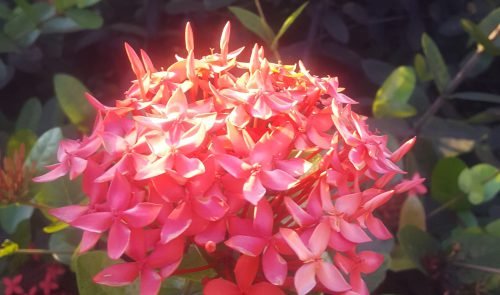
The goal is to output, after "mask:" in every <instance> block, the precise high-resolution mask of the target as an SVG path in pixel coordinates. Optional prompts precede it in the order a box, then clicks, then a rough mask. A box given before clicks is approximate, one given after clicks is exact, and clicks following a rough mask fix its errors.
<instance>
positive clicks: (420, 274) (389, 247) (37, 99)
mask: <svg viewBox="0 0 500 295" xmlns="http://www.w3.org/2000/svg"><path fill="white" fill-rule="evenodd" d="M499 7H500V1H499V0H382V1H370V0H338V1H328V0H310V1H308V2H305V1H303V0H261V1H251V0H127V1H124V0H51V1H41V0H39V1H34V0H15V1H14V0H3V1H0V102H1V104H0V110H1V112H0V156H1V157H4V158H5V159H4V161H3V163H2V164H1V165H0V167H1V168H2V169H1V170H0V194H1V195H0V196H1V200H0V204H1V207H0V225H1V230H0V240H1V241H4V240H5V242H4V244H3V246H2V248H0V257H3V258H1V259H0V276H6V277H7V276H13V275H15V274H17V273H26V274H28V273H29V274H30V275H31V273H32V272H33V269H35V268H36V267H38V269H42V270H43V269H44V268H43V265H47V264H51V263H53V262H54V259H55V261H58V262H60V263H63V264H66V265H68V269H71V270H72V271H73V272H75V273H73V272H70V271H68V272H67V273H66V274H65V275H64V276H63V277H61V279H60V281H61V282H62V281H63V279H62V278H64V282H65V283H63V284H59V285H57V286H56V287H57V288H58V289H57V290H64V291H66V292H69V293H75V292H76V290H79V291H80V292H81V293H86V294H90V292H93V293H94V294H99V292H106V294H108V293H109V294H111V293H113V292H116V294H124V293H127V292H129V293H130V292H132V293H133V292H134V291H133V290H132V289H129V290H123V289H122V290H120V289H117V290H115V289H113V291H110V289H107V288H104V287H101V286H95V285H91V284H92V283H91V281H90V279H89V278H90V277H91V276H92V275H93V272H94V273H95V272H96V271H97V270H98V269H100V268H102V267H101V266H102V265H107V264H109V263H110V261H109V259H107V257H106V256H105V255H103V253H102V252H98V251H95V252H91V253H88V254H85V255H83V256H75V255H71V254H72V253H73V252H74V250H75V248H76V245H77V242H78V240H79V237H78V235H79V234H78V233H77V232H75V231H73V230H70V229H68V228H66V225H65V224H62V223H60V222H58V221H57V220H53V219H52V218H51V217H50V216H49V215H48V214H47V213H46V209H47V208H50V207H54V206H62V205H67V204H71V203H78V202H79V201H80V200H81V198H82V195H81V194H82V192H81V190H80V189H79V184H78V182H69V181H67V180H65V179H63V180H58V181H57V182H54V183H51V184H41V185H40V184H38V185H35V184H33V183H31V182H30V181H29V180H30V178H31V177H32V176H33V175H35V174H39V173H40V172H41V171H42V169H43V167H44V166H45V165H47V164H50V163H52V162H53V161H54V155H55V151H56V149H57V144H58V142H59V141H60V140H61V138H63V136H64V137H78V136H80V135H81V134H82V133H83V134H85V133H86V132H87V131H88V130H89V128H90V127H91V124H92V121H93V116H94V113H93V110H92V108H91V107H90V106H89V105H88V104H87V102H86V100H85V98H84V96H83V93H84V92H85V91H90V92H91V93H93V94H94V95H95V96H96V97H99V98H100V99H101V100H102V101H103V102H104V103H111V102H112V101H114V100H115V99H120V97H121V95H122V93H123V91H124V90H125V89H126V88H127V86H128V85H129V81H130V80H132V79H133V76H132V71H130V69H129V65H128V61H127V58H126V54H125V51H124V50H123V43H124V42H125V41H127V42H129V43H130V44H131V45H132V46H133V47H135V48H143V49H145V50H146V51H147V52H148V53H149V54H150V56H151V58H152V60H153V61H154V63H155V65H157V66H158V67H161V65H168V64H170V63H172V62H173V61H174V54H175V53H178V52H179V53H180V52H182V51H183V44H184V42H183V37H184V34H183V32H184V31H183V27H184V25H185V23H186V21H190V22H191V23H192V26H193V28H194V31H195V34H196V41H195V47H197V48H211V47H216V46H217V44H216V41H215V40H218V36H215V35H214V32H219V31H220V30H221V28H222V27H223V25H224V23H225V22H226V21H227V20H231V21H232V25H233V29H232V31H233V34H232V36H231V39H232V40H231V44H232V46H233V48H238V47H240V46H246V47H247V50H246V51H245V52H244V53H243V55H246V57H248V54H249V51H250V50H249V48H251V47H252V46H253V44H254V43H255V42H258V43H262V44H265V45H266V49H267V50H268V51H269V52H270V53H271V54H270V55H269V56H273V57H274V60H273V61H275V62H277V61H278V60H281V61H282V62H283V63H285V64H287V63H292V64H293V63H296V62H297V60H299V59H300V60H302V61H303V62H304V64H305V65H306V67H307V68H309V69H310V70H311V72H312V73H313V74H316V75H332V76H339V79H340V84H341V85H342V86H343V87H345V88H346V90H345V92H346V94H348V95H349V96H351V97H353V98H356V99H357V100H358V101H360V104H359V105H357V106H355V108H356V110H357V111H358V112H360V113H362V114H364V115H366V116H368V117H369V121H370V124H371V126H372V127H373V128H376V129H378V130H381V131H382V132H384V133H387V134H389V137H390V140H391V141H392V142H395V143H400V142H402V141H403V140H405V139H408V138H409V137H411V136H415V135H416V136H417V137H418V141H417V145H416V146H415V149H414V151H413V152H412V153H411V155H410V156H409V157H408V159H407V160H405V162H404V163H401V165H404V166H405V168H406V169H407V170H409V171H410V172H411V173H410V175H409V176H411V175H412V174H413V173H416V172H419V173H420V174H421V175H423V176H424V177H426V178H427V182H426V185H427V186H428V187H429V192H428V193H427V195H426V196H424V197H422V198H416V197H408V198H405V197H403V196H401V197H399V198H397V199H395V200H394V201H391V203H389V204H388V205H387V206H386V207H385V209H383V210H381V212H379V214H380V215H381V216H382V217H383V218H384V219H385V222H386V223H388V224H389V225H393V226H391V229H392V230H393V231H394V234H395V236H396V238H395V240H394V241H389V242H384V243H371V244H369V245H366V246H365V248H370V249H375V250H377V251H381V252H383V253H386V257H387V263H385V264H384V267H383V268H382V269H381V270H380V271H378V272H377V273H376V274H375V275H373V276H371V277H370V278H369V282H370V287H371V289H372V291H373V292H375V293H378V294H383V293H392V294H394V293H396V294H443V293H447V294H497V293H500V291H499V290H500V249H499V248H498V245H499V244H500V200H499V198H498V192H499V190H500V175H499V170H498V168H499V167H500V84H499V83H498V81H499V80H498V79H499V77H500V59H499V58H496V56H497V55H499V54H500V38H497V35H498V34H499V33H500V31H499V30H500V27H499V24H500V8H499ZM197 54H199V55H201V54H203V52H201V51H200V50H198V51H197ZM244 58H245V57H244ZM7 239H8V240H7ZM29 248H37V249H38V248H43V249H49V250H48V251H49V252H47V253H54V255H52V256H50V255H49V256H47V255H45V256H41V257H38V258H37V257H35V258H34V257H32V256H27V255H23V253H28V252H29V251H27V250H26V249H29ZM23 249H24V250H23ZM23 251H24V252H23ZM16 253H17V254H16ZM11 254H16V255H11ZM40 254H44V253H40ZM200 259H202V258H201V257H193V256H189V255H188V258H187V261H186V265H187V266H189V265H191V264H193V263H199V261H200ZM35 277H37V276H35ZM202 277H203V276H195V277H181V276H178V277H174V278H173V279H169V280H168V281H167V282H166V283H165V284H164V286H163V287H162V290H163V291H165V292H167V291H170V292H176V291H175V290H177V291H179V289H183V290H184V291H186V289H185V288H186V286H188V289H187V290H188V291H190V292H191V293H196V292H198V293H199V292H200V281H201V278H202ZM40 279H41V278H40ZM36 280H37V278H32V279H31V280H27V281H26V280H24V281H23V286H24V287H26V288H28V285H30V284H33V282H36ZM76 280H77V281H78V284H76V283H75V281H76ZM56 287H54V288H56ZM135 287H137V286H135ZM2 288H6V287H5V282H4V284H0V291H2ZM132 288H134V287H132ZM54 290H56V289H54ZM173 290H174V291H173ZM110 292H111V293H110ZM179 292H180V291H179ZM113 294H114V293H113Z"/></svg>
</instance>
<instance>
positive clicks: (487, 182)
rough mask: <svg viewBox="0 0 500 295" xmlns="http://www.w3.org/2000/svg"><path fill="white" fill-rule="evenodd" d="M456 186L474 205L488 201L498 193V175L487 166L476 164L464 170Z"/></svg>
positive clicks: (494, 169) (495, 169)
mask: <svg viewBox="0 0 500 295" xmlns="http://www.w3.org/2000/svg"><path fill="white" fill-rule="evenodd" d="M458 186H459V187H460V189H461V190H462V191H463V192H464V193H466V194H467V197H468V199H469V202H471V203H472V204H474V205H478V204H481V203H483V202H487V201H490V200H491V199H492V198H493V197H495V196H496V195H497V193H498V192H499V191H500V173H499V171H498V169H497V168H496V167H494V166H492V165H489V164H477V165H475V166H473V167H471V168H466V169H464V170H463V171H462V172H461V173H460V176H459V177H458Z"/></svg>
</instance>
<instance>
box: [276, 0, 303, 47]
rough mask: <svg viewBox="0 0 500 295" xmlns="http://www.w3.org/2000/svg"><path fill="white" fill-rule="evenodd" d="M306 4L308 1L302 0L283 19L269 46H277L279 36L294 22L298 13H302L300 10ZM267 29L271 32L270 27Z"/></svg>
mask: <svg viewBox="0 0 500 295" xmlns="http://www.w3.org/2000/svg"><path fill="white" fill-rule="evenodd" d="M307 4H309V2H307V1H306V2H304V3H303V4H302V5H300V6H299V8H297V9H296V10H295V11H294V12H292V14H290V15H289V16H288V17H287V18H286V19H285V21H284V22H283V24H282V25H281V28H280V30H279V31H278V34H276V36H275V37H274V39H273V40H272V44H271V47H273V48H274V47H275V46H277V44H278V42H279V40H280V39H281V37H283V35H284V34H285V33H286V31H287V30H288V28H290V26H291V25H292V24H293V23H294V22H295V20H296V19H297V18H298V17H299V15H300V14H301V13H302V11H304V9H305V8H306V6H307ZM266 30H267V29H266ZM269 30H270V31H271V32H272V30H271V29H270V28H269Z"/></svg>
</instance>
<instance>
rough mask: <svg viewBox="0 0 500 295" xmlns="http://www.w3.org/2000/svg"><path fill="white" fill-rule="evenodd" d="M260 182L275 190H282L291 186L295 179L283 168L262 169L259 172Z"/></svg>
mask: <svg viewBox="0 0 500 295" xmlns="http://www.w3.org/2000/svg"><path fill="white" fill-rule="evenodd" d="M260 180H261V181H262V184H263V185H264V186H265V187H266V188H269V189H272V190H275V191H284V190H287V189H289V188H291V187H292V186H293V185H294V184H295V182H296V181H297V180H296V179H295V178H293V177H292V176H291V175H290V174H288V173H286V172H285V171H283V170H280V169H275V170H267V171H266V170H264V171H262V172H261V174H260Z"/></svg>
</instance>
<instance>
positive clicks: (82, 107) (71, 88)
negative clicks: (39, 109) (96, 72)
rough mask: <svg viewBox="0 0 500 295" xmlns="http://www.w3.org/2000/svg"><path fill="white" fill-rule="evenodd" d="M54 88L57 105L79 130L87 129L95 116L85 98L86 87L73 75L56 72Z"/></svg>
mask: <svg viewBox="0 0 500 295" xmlns="http://www.w3.org/2000/svg"><path fill="white" fill-rule="evenodd" d="M54 89H55V92H56V96H57V100H58V101H59V105H60V106H61V108H62V110H63V111H64V113H65V114H66V116H67V117H68V118H69V120H70V121H71V123H73V124H75V125H77V126H78V127H79V129H80V130H83V131H85V130H87V128H88V127H87V126H88V124H89V123H90V121H92V120H93V119H94V117H95V110H94V109H93V108H92V106H91V105H90V103H89V102H88V101H87V99H86V98H85V93H86V92H88V90H87V88H85V86H84V85H83V84H82V83H81V82H80V81H79V80H78V79H76V78H75V77H72V76H70V75H66V74H57V75H55V76H54Z"/></svg>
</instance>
